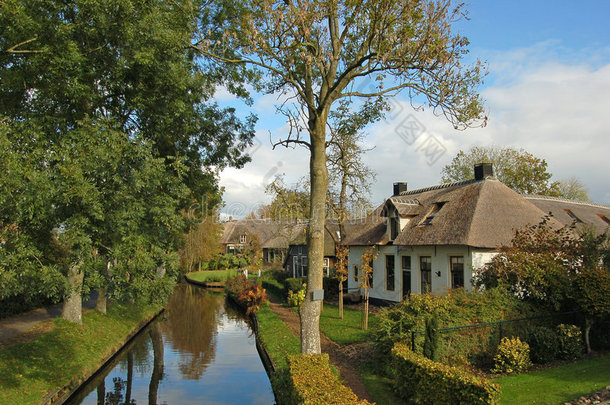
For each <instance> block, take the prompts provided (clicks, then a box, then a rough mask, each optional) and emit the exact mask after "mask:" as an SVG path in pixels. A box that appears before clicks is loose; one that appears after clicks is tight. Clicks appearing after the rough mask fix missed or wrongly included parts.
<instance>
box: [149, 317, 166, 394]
mask: <svg viewBox="0 0 610 405" xmlns="http://www.w3.org/2000/svg"><path fill="white" fill-rule="evenodd" d="M150 340H151V342H152V347H153V353H154V360H153V372H152V374H151V376H150V384H149V386H148V405H156V404H157V391H158V390H159V381H161V380H162V379H163V351H164V350H163V335H162V332H161V325H160V324H159V322H155V323H154V324H153V325H152V327H151V328H150Z"/></svg>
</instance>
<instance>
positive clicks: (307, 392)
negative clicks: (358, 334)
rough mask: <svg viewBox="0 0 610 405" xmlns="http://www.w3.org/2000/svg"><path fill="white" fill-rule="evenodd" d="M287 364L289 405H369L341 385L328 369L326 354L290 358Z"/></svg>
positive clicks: (292, 356)
mask: <svg viewBox="0 0 610 405" xmlns="http://www.w3.org/2000/svg"><path fill="white" fill-rule="evenodd" d="M288 363H289V370H290V371H289V372H290V383H291V400H292V401H291V402H292V403H293V404H308V405H309V404H311V405H314V404H316V405H317V404H319V405H326V404H328V405H347V404H361V405H365V404H369V402H368V401H366V400H358V397H357V396H356V394H354V392H353V391H352V390H351V389H349V388H348V387H346V386H345V385H343V384H341V381H339V378H338V377H337V376H336V375H335V374H333V373H332V371H331V369H330V364H329V362H328V354H309V355H302V354H299V355H291V356H289V357H288Z"/></svg>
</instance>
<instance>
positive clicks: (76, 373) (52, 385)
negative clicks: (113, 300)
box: [0, 304, 162, 404]
mask: <svg viewBox="0 0 610 405" xmlns="http://www.w3.org/2000/svg"><path fill="white" fill-rule="evenodd" d="M161 310H162V307H161V306H160V305H148V306H138V305H129V306H122V305H118V304H115V305H112V306H111V307H110V308H109V309H108V313H107V314H106V315H104V314H101V313H99V312H96V311H90V312H88V313H87V314H85V315H84V316H83V325H82V326H79V325H76V324H72V323H69V322H66V321H65V320H63V319H60V318H58V319H55V320H54V321H53V328H52V330H51V331H49V332H47V333H43V334H42V335H40V336H37V337H36V338H34V339H33V340H31V341H29V342H26V343H19V344H15V345H12V346H9V347H7V348H4V349H2V350H0V404H40V403H42V402H43V400H44V399H45V397H48V396H49V395H55V394H59V395H61V394H62V393H65V392H67V391H69V390H70V389H72V388H75V387H76V386H78V385H79V384H80V383H81V382H82V381H83V380H84V379H86V378H87V377H89V376H90V375H92V374H93V373H95V371H97V370H98V369H99V367H101V366H102V365H103V364H104V362H105V361H106V360H108V359H109V358H110V357H112V356H113V355H114V353H116V352H117V351H118V350H120V348H121V347H122V346H123V345H124V344H125V343H126V342H127V340H128V339H129V337H130V336H132V335H133V334H134V333H135V332H137V331H138V330H139V329H140V328H141V327H142V326H144V325H145V324H146V323H147V322H148V321H150V320H151V319H152V318H153V317H154V316H155V315H157V314H158V313H159V312H160V311H161Z"/></svg>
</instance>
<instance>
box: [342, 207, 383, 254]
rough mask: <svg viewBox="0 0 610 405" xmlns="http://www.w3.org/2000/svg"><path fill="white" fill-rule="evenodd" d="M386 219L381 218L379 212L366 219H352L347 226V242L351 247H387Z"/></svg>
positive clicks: (345, 242)
mask: <svg viewBox="0 0 610 405" xmlns="http://www.w3.org/2000/svg"><path fill="white" fill-rule="evenodd" d="M386 226H387V225H386V218H384V217H381V216H379V211H375V212H373V213H372V214H371V215H369V216H367V217H365V218H359V219H351V220H349V221H347V222H346V224H345V241H344V242H343V243H344V244H346V245H349V246H368V245H385V244H386V243H388V237H387V235H386Z"/></svg>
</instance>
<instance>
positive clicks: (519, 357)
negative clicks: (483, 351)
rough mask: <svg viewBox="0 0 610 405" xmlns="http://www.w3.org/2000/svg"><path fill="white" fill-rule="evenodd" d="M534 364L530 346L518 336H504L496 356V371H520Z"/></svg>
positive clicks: (493, 370) (494, 370) (494, 369)
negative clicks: (531, 358) (531, 359)
mask: <svg viewBox="0 0 610 405" xmlns="http://www.w3.org/2000/svg"><path fill="white" fill-rule="evenodd" d="M531 365H532V363H531V361H530V347H529V345H528V344H527V342H522V341H521V339H519V338H518V337H513V338H508V337H503V338H502V340H501V341H500V345H499V346H498V352H497V353H496V356H495V357H494V368H493V369H492V370H491V371H492V372H494V373H508V374H510V373H519V372H521V371H524V370H527V368H528V367H530V366H531Z"/></svg>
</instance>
